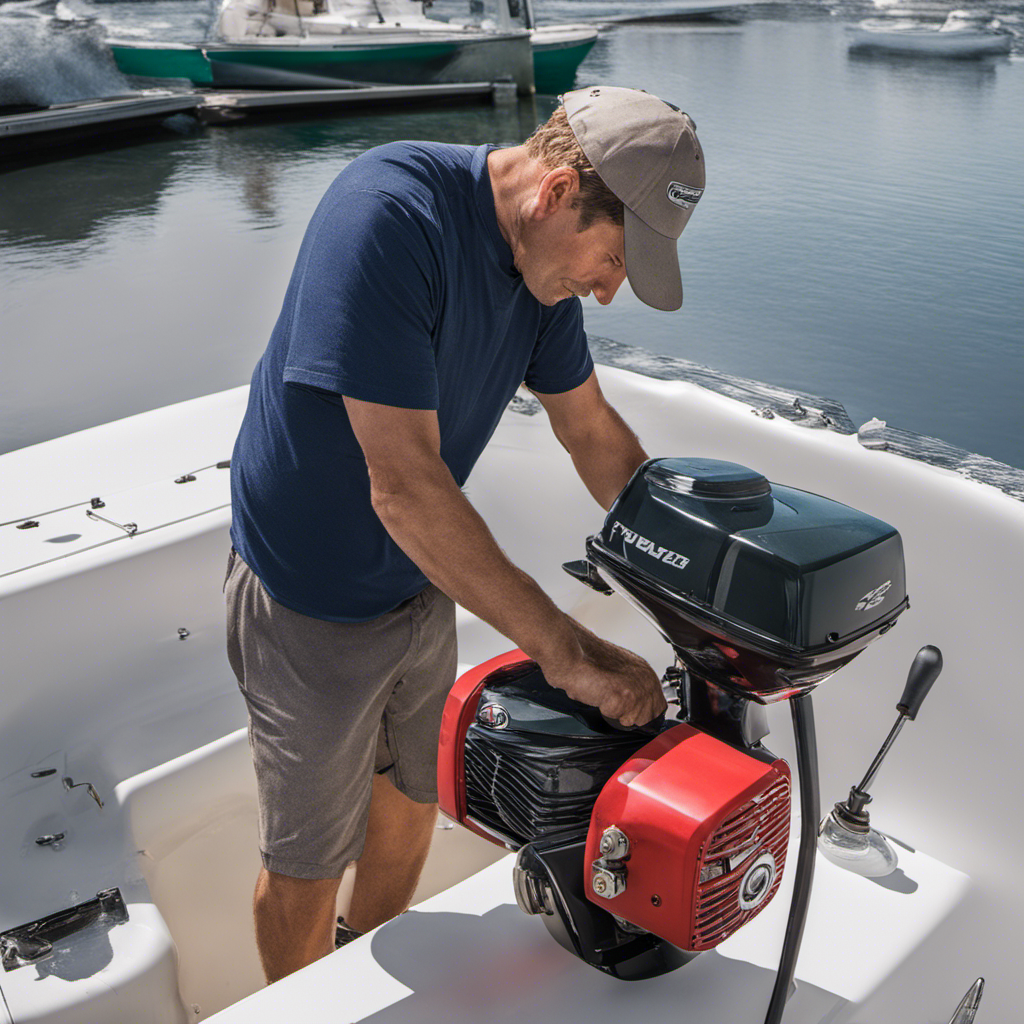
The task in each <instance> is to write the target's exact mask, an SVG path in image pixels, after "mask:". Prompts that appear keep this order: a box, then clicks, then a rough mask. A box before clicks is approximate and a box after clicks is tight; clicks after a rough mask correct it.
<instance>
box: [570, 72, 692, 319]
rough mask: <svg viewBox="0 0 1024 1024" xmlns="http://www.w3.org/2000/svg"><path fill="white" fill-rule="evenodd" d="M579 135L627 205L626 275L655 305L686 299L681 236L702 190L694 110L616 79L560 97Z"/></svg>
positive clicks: (590, 157) (675, 304) (665, 305)
mask: <svg viewBox="0 0 1024 1024" xmlns="http://www.w3.org/2000/svg"><path fill="white" fill-rule="evenodd" d="M562 105H563V106H564V107H565V114H566V117H567V118H568V121H569V127H570V128H572V131H573V134H574V135H575V136H576V141H577V142H578V143H579V144H580V148H581V149H582V150H583V152H584V154H585V155H586V157H587V159H588V160H589V161H590V163H591V166H592V167H593V168H594V170H595V171H596V172H597V174H598V176H599V177H600V178H601V180H602V181H603V182H604V183H605V184H606V185H607V186H608V188H610V189H611V190H612V192H614V193H615V195H616V196H618V197H619V199H621V200H622V203H623V206H625V208H626V210H625V225H624V228H625V230H624V235H625V257H626V276H627V277H628V278H629V284H630V287H631V288H632V289H633V291H634V292H635V293H636V295H637V298H639V299H641V300H642V301H643V302H646V303H647V305H648V306H653V307H654V308H655V309H664V310H671V309H678V308H679V307H680V306H681V305H682V304H683V283H682V281H681V279H680V277H679V259H678V257H677V255H676V240H677V239H678V238H679V236H680V235H681V234H682V233H683V228H685V227H686V222H687V221H688V220H689V219H690V214H691V213H693V208H694V207H695V206H696V205H697V202H698V200H699V199H700V197H701V196H702V195H703V194H704V154H703V152H702V151H701V148H700V143H699V142H698V141H697V134H696V126H695V125H694V123H693V121H692V120H691V119H690V116H689V114H684V113H683V112H682V111H681V110H679V109H678V108H677V107H673V106H672V105H671V104H669V103H666V102H665V101H664V100H660V99H658V97H657V96H652V95H650V93H646V92H642V91H641V90H638V89H622V88H620V87H618V86H611V85H594V86H589V87H588V88H586V89H577V90H576V91H575V92H569V93H566V94H565V95H564V96H563V97H562Z"/></svg>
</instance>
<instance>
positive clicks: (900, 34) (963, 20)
mask: <svg viewBox="0 0 1024 1024" xmlns="http://www.w3.org/2000/svg"><path fill="white" fill-rule="evenodd" d="M848 31H849V36H850V40H849V48H850V49H851V50H854V51H858V50H860V51H877V52H884V53H896V54H901V55H903V56H923V57H954V58H972V57H990V56H996V55H999V54H1005V53H1009V52H1010V48H1011V46H1012V43H1013V36H1012V34H1011V33H1010V32H1009V31H1007V29H1006V28H1004V27H1003V25H1002V24H1001V22H1000V21H999V19H998V18H993V17H991V16H990V15H988V14H985V13H983V12H978V11H963V10H957V11H950V12H949V15H948V16H947V17H946V20H945V21H943V22H942V23H941V24H937V23H933V24H929V23H927V22H923V21H920V20H917V19H914V18H894V17H889V18H868V19H866V20H865V21H862V22H860V24H858V25H851V26H849V27H848Z"/></svg>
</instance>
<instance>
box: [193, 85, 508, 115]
mask: <svg viewBox="0 0 1024 1024" xmlns="http://www.w3.org/2000/svg"><path fill="white" fill-rule="evenodd" d="M199 95H200V96H201V98H202V102H201V103H200V105H199V107H198V110H197V113H198V116H199V118H200V120H202V121H205V122H207V123H209V124H222V123H226V122H229V121H233V120H235V119H237V118H239V117H243V116H246V115H249V114H272V113H273V114H276V113H283V112H288V111H295V112H297V111H301V110H304V109H308V108H338V107H359V106H387V105H389V104H394V103H427V102H431V101H437V100H459V101H463V102H473V101H476V102H479V103H485V102H490V103H506V102H507V103H515V102H516V86H515V83H514V82H511V81H509V82H453V83H445V84H443V85H365V86H356V87H353V88H348V89H288V90H268V91H257V90H254V89H233V90H219V91H217V92H213V91H210V92H203V93H200V94H199Z"/></svg>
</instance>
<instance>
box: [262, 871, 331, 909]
mask: <svg viewBox="0 0 1024 1024" xmlns="http://www.w3.org/2000/svg"><path fill="white" fill-rule="evenodd" d="M340 884H341V876H340V875H339V876H338V877H337V878H293V877H292V876H290V875H282V874H280V873H279V872H277V871H269V870H268V869H267V868H262V869H261V870H260V874H259V878H258V879H257V880H256V896H255V899H256V903H257V905H258V904H260V903H266V902H269V903H275V904H285V905H287V906H289V907H295V908H296V909H302V908H310V909H313V908H316V907H320V906H322V905H323V904H324V903H331V904H333V901H334V900H335V899H336V898H337V895H338V886H339V885H340Z"/></svg>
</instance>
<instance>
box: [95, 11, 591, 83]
mask: <svg viewBox="0 0 1024 1024" xmlns="http://www.w3.org/2000/svg"><path fill="white" fill-rule="evenodd" d="M424 6H425V5H424V4H423V3H421V2H419V0H374V2H369V3H368V2H364V0H224V3H223V4H222V6H221V8H220V11H219V13H218V15H217V18H216V21H215V24H214V27H213V31H212V33H211V38H210V39H209V40H205V41H203V42H197V43H194V44H192V43H158V42H153V41H136V40H124V39H111V40H109V45H110V48H111V51H112V52H113V55H114V59H115V61H116V62H117V65H118V67H119V68H120V69H121V70H122V71H123V72H125V73H126V74H132V75H140V76H145V77H149V78H188V79H190V80H191V81H192V82H194V83H195V84H197V85H213V86H215V87H218V88H233V87H241V88H264V89H265V88H279V89H287V88H330V87H336V88H344V87H349V86H358V85H366V84H393V85H416V84H434V83H448V82H479V81H487V82H489V81H495V80H498V79H511V80H512V81H514V82H515V84H516V87H517V89H518V91H519V92H520V93H523V94H526V93H530V92H532V91H534V90H536V91H538V92H548V93H554V92H560V91H563V90H567V89H571V88H572V86H573V84H574V81H575V75H576V69H577V68H578V67H579V65H580V63H581V62H582V61H583V59H584V58H585V57H586V55H587V54H588V53H589V52H590V49H591V47H593V45H594V43H595V42H596V40H597V37H598V29H597V28H596V27H594V26H593V25H578V24H577V25H544V26H539V27H538V26H537V25H536V23H535V20H534V17H533V9H532V6H531V0H491V7H490V9H487V8H485V7H484V5H483V4H477V5H476V6H475V8H474V7H472V5H471V9H470V11H469V13H468V14H467V16H466V17H464V18H457V19H452V20H449V21H444V20H441V19H439V18H436V17H430V16H428V15H427V14H426V12H425V9H424Z"/></svg>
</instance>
